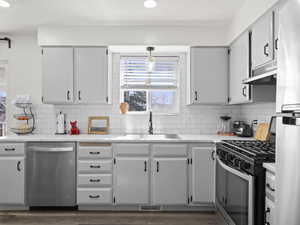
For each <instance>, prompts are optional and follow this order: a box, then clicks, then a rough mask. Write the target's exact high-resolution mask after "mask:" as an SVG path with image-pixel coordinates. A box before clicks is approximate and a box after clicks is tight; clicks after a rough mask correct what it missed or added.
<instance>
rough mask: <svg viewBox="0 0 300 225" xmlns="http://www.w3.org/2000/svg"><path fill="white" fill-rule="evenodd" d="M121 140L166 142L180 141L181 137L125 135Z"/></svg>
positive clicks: (170, 135)
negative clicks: (170, 140)
mask: <svg viewBox="0 0 300 225" xmlns="http://www.w3.org/2000/svg"><path fill="white" fill-rule="evenodd" d="M119 138H120V139H122V138H124V139H129V140H164V139H174V140H179V139H180V136H179V135H178V134H153V135H150V134H125V135H123V136H120V137H119Z"/></svg>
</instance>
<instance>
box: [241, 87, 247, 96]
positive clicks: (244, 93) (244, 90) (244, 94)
mask: <svg viewBox="0 0 300 225" xmlns="http://www.w3.org/2000/svg"><path fill="white" fill-rule="evenodd" d="M246 91H247V87H246V86H244V87H243V89H242V94H243V96H244V97H247V93H246Z"/></svg>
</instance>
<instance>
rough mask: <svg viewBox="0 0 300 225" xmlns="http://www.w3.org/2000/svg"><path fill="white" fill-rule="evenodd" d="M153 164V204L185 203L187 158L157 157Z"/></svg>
mask: <svg viewBox="0 0 300 225" xmlns="http://www.w3.org/2000/svg"><path fill="white" fill-rule="evenodd" d="M153 164H154V165H153V170H154V171H153V183H152V184H153V188H152V194H153V204H155V205H185V204H187V158H173V159H172V158H160V159H159V158H157V159H154V160H153Z"/></svg>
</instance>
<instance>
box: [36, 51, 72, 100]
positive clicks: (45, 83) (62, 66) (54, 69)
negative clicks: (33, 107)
mask: <svg viewBox="0 0 300 225" xmlns="http://www.w3.org/2000/svg"><path fill="white" fill-rule="evenodd" d="M42 73H43V78H42V94H43V102H44V103H51V104H65V103H72V102H73V48H67V47H62V48H60V47H51V48H44V49H43V50H42Z"/></svg>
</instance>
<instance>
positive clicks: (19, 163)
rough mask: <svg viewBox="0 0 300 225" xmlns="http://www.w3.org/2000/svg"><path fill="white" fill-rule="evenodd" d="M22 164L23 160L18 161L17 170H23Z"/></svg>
mask: <svg viewBox="0 0 300 225" xmlns="http://www.w3.org/2000/svg"><path fill="white" fill-rule="evenodd" d="M20 165H21V161H18V163H17V170H18V171H19V172H20V171H21V167H20Z"/></svg>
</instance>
